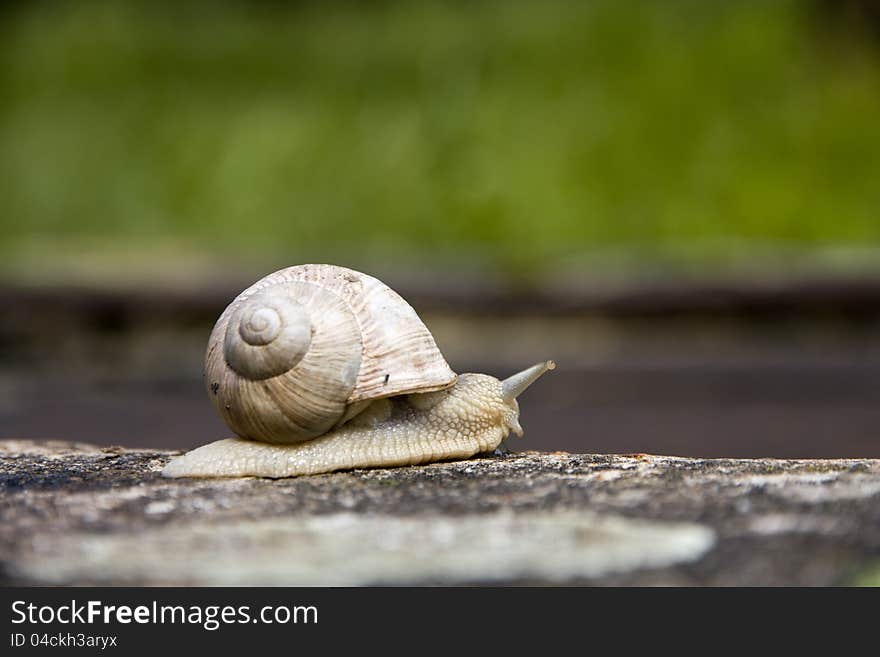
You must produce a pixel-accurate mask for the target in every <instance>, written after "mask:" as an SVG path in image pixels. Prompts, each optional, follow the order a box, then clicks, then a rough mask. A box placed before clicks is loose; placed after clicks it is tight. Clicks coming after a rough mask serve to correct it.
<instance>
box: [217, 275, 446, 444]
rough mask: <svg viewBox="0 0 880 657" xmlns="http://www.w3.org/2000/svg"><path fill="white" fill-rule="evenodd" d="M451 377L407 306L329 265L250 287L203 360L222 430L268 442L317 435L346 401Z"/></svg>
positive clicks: (340, 414)
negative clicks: (222, 425) (228, 428)
mask: <svg viewBox="0 0 880 657" xmlns="http://www.w3.org/2000/svg"><path fill="white" fill-rule="evenodd" d="M455 380H456V375H455V373H454V372H452V370H451V369H450V368H449V366H448V365H447V364H446V361H445V360H444V359H443V357H442V355H441V354H440V352H439V350H438V349H437V346H436V344H435V343H434V339H433V337H431V334H430V333H429V332H428V330H427V328H425V326H424V325H423V324H422V322H421V320H420V319H419V318H418V316H417V315H416V313H415V311H414V310H413V309H412V308H411V307H410V306H409V304H407V303H406V301H404V300H403V299H402V298H401V297H400V296H399V295H397V293H395V292H394V291H393V290H391V289H390V288H389V287H387V286H386V285H385V284H384V283H381V282H380V281H378V280H377V279H375V278H372V277H370V276H367V275H366V274H361V273H360V272H355V271H353V270H350V269H346V268H344V267H336V266H333V265H300V266H296V267H289V268H287V269H283V270H281V271H278V272H275V273H274V274H270V275H269V276H266V277H265V278H263V279H261V280H259V281H257V282H256V283H255V284H254V285H252V286H251V287H249V288H248V289H246V290H245V291H244V292H242V293H241V294H240V295H239V296H238V297H236V299H235V300H234V301H233V302H232V303H231V304H230V305H229V307H228V308H227V309H226V310H225V311H224V312H223V314H222V315H221V316H220V319H218V320H217V324H216V325H215V326H214V330H213V332H212V334H211V338H210V339H209V341H208V351H207V354H206V358H205V384H206V386H207V388H208V392H209V395H210V397H211V399H212V401H213V402H214V405H215V406H216V408H217V410H218V411H219V413H220V415H221V416H222V418H223V419H224V421H225V422H226V423H227V425H229V427H230V428H231V429H232V430H233V431H234V432H235V433H236V434H238V435H239V436H242V437H244V438H251V439H254V440H259V441H264V442H273V443H293V442H301V441H303V440H308V439H310V438H314V437H316V436H318V435H321V434H323V433H325V432H327V431H328V430H329V429H331V428H332V427H333V426H334V425H336V424H337V423H338V422H339V421H340V420H342V419H343V418H344V417H345V416H346V411H347V410H349V413H350V412H351V409H352V408H353V407H352V406H351V405H353V404H356V403H359V402H360V403H362V402H365V401H368V400H371V399H378V398H382V397H389V396H393V395H398V394H406V393H411V392H427V391H430V390H439V389H442V388H445V387H448V386H450V385H452V384H453V383H454V382H455Z"/></svg>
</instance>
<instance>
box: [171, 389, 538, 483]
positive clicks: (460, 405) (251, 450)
mask: <svg viewBox="0 0 880 657" xmlns="http://www.w3.org/2000/svg"><path fill="white" fill-rule="evenodd" d="M518 418H519V406H518V404H517V402H516V399H514V398H509V399H508V398H505V395H504V393H503V390H502V383H501V381H499V380H498V379H496V378H494V377H492V376H488V375H486V374H462V375H461V376H460V377H459V378H458V382H457V383H456V384H455V385H454V386H453V387H451V388H447V389H446V390H441V391H438V392H429V393H423V394H411V395H404V396H400V397H393V398H390V399H380V400H377V401H375V402H373V403H372V404H371V405H370V406H369V407H368V408H367V409H366V410H365V411H364V412H362V413H361V414H359V415H357V416H356V417H355V418H354V419H352V420H351V421H349V422H348V423H346V424H344V425H342V426H341V427H338V428H336V429H334V430H332V431H330V432H329V433H326V434H324V435H323V436H320V437H318V438H315V439H313V440H310V441H307V442H303V443H297V444H292V445H277V444H269V443H262V442H257V441H254V440H246V439H243V438H228V439H225V440H218V441H217V442H214V443H210V444H208V445H205V446H203V447H199V448H197V449H194V450H193V451H191V452H188V453H186V454H184V455H183V456H180V457H177V458H175V459H173V460H172V461H171V462H170V463H169V464H168V465H167V466H166V467H165V469H164V470H163V471H162V475H163V476H165V477H247V476H255V477H273V478H275V477H293V476H297V475H309V474H319V473H325V472H333V471H336V470H346V469H351V468H368V467H389V466H400V465H416V464H419V463H429V462H433V461H440V460H444V459H453V458H469V457H471V456H473V455H474V454H478V453H480V452H487V451H491V450H493V449H495V448H496V447H498V445H499V444H501V441H502V440H504V438H506V437H507V435H508V434H509V433H510V431H514V432H515V433H517V434H518V435H522V429H521V428H520V426H519V421H518Z"/></svg>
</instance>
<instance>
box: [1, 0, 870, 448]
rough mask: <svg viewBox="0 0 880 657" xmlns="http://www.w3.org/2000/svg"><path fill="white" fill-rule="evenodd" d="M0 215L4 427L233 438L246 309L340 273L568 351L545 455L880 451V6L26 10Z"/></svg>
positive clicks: (513, 342) (541, 430)
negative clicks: (238, 335) (231, 380)
mask: <svg viewBox="0 0 880 657" xmlns="http://www.w3.org/2000/svg"><path fill="white" fill-rule="evenodd" d="M0 204H2V205H0V301H2V302H3V307H4V308H6V309H7V311H6V312H4V313H0V438H10V437H24V438H37V439H42V438H60V439H67V440H83V441H89V442H96V443H102V444H119V443H122V444H126V445H134V446H154V447H158V446H164V447H174V448H182V447H192V446H195V445H198V444H202V443H205V442H207V441H208V440H209V439H213V438H216V437H220V436H222V435H225V434H226V433H227V432H228V430H227V429H226V428H225V427H223V425H222V424H221V423H220V420H219V419H218V418H217V417H216V415H215V414H214V411H213V408H212V406H211V405H210V404H209V403H208V401H207V400H206V398H205V392H204V389H203V386H202V380H201V379H202V367H203V356H204V348H205V344H206V341H207V337H208V334H209V332H210V329H211V326H212V324H213V322H214V320H215V319H216V317H217V316H218V315H219V314H220V312H221V311H222V309H223V308H224V307H225V306H226V304H227V303H229V301H230V300H231V299H232V298H233V297H234V296H235V294H237V293H238V292H239V291H240V290H241V289H243V288H244V287H245V286H246V285H248V284H250V283H251V282H253V281H254V280H256V279H257V278H258V277H260V276H263V275H265V274H267V273H269V272H271V271H273V270H275V269H278V268H280V267H282V266H287V265H291V264H298V263H306V262H330V263H335V264H342V265H347V266H350V267H354V268H357V269H360V270H362V271H365V272H368V273H371V274H373V275H377V276H379V277H380V278H382V280H384V281H385V282H387V283H388V284H389V285H391V286H392V287H393V288H395V289H396V290H398V291H399V292H401V294H403V296H404V297H405V298H406V299H408V300H409V301H410V302H411V303H412V304H413V305H414V307H415V308H416V310H417V311H418V312H419V314H420V316H421V317H422V318H423V319H424V320H425V322H426V324H427V325H428V326H429V328H430V330H431V331H432V333H433V334H434V336H435V338H436V340H437V343H438V345H439V346H440V347H441V350H442V351H443V353H444V355H445V356H446V358H447V359H448V361H449V363H450V365H451V366H452V367H453V368H454V369H455V370H456V371H459V372H466V371H481V372H487V373H489V374H493V375H496V376H507V375H509V374H510V373H512V372H514V371H517V370H519V369H522V368H523V367H525V366H527V365H529V364H530V363H533V362H537V361H541V360H545V359H547V358H554V359H556V360H557V362H558V363H559V367H558V369H557V371H556V372H554V373H553V375H552V376H547V377H544V379H542V381H541V384H540V385H536V386H534V390H530V391H529V394H528V396H526V397H524V399H523V401H522V410H523V416H522V417H523V426H524V427H525V428H526V431H527V440H526V441H525V442H516V443H515V444H514V446H513V447H514V449H544V450H555V449H566V450H570V451H574V452H638V451H646V452H655V453H666V454H683V455H691V456H694V455H704V456H786V457H788V456H795V457H801V456H871V455H873V456H877V455H880V441H878V437H877V427H878V426H880V257H878V255H880V249H878V247H880V2H877V1H875V0H839V1H834V0H760V1H758V0H755V1H746V0H740V1H734V0H729V1H720V0H719V1H708V0H704V1H697V0H655V1H649V0H641V1H637V0H631V1H627V2H620V1H617V2H613V1H605V0H594V1H586V0H585V1H581V2H566V1H563V0H531V1H526V0H519V1H517V0H507V1H496V0H471V1H464V0H462V1H456V2H452V1H449V2H440V1H439V0H433V1H428V2H420V1H415V0H408V1H404V0H401V1H390V0H388V1H379V0H362V1H349V2H343V1H339V0H336V1H330V0H327V1H324V2H318V1H317V0H312V1H301V2H280V1H270V0H260V1H257V0H251V1H249V2H246V1H244V0H237V1H232V0H226V1H212V2H171V1H169V0H157V1H152V2H148V1H146V0H144V1H140V0H109V1H106V2H99V1H94V0H89V1H83V2H73V1H61V0H59V1H54V2H52V1H48V0H46V1H36V0H31V1H27V0H5V2H4V1H3V0H0ZM725 286H726V287H725Z"/></svg>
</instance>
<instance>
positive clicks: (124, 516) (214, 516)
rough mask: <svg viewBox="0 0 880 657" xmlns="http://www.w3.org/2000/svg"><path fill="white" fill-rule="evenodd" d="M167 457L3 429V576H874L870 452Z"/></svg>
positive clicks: (211, 581)
mask: <svg viewBox="0 0 880 657" xmlns="http://www.w3.org/2000/svg"><path fill="white" fill-rule="evenodd" d="M176 453H177V452H170V451H159V450H131V449H122V448H113V447H109V448H108V447H95V446H91V445H86V444H81V443H61V442H47V443H35V442H30V441H0V483H2V487H3V495H2V497H0V518H2V525H0V554H2V555H3V556H2V564H0V566H2V570H0V580H2V583H4V584H19V585H46V584H50V585H51V584H104V585H123V584H146V585H215V584H253V585H366V584H391V585H423V584H440V585H445V584H477V585H479V584H502V585H503V584H553V585H559V584H565V585H569V584H575V585H577V584H599V585H618V584H623V585H835V584H872V583H876V582H877V578H876V573H877V572H878V570H877V569H878V564H880V461H878V460H870V459H846V460H774V459H750V460H733V459H718V460H710V459H687V458H677V457H667V456H650V455H645V454H637V455H626V456H620V455H586V454H568V453H536V452H525V453H520V454H516V455H513V456H510V457H507V458H498V457H484V458H477V459H471V460H468V461H456V462H449V463H439V464H432V465H428V466H418V467H405V468H394V469H387V470H356V471H352V472H345V473H336V474H330V475H319V476H313V477H305V478H298V479H285V480H268V479H237V480H219V479H218V480H167V479H162V478H160V477H159V471H160V470H161V468H162V466H163V465H164V464H165V463H166V462H167V461H168V459H169V458H170V457H171V456H173V455H174V454H176Z"/></svg>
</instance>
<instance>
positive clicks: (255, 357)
mask: <svg viewBox="0 0 880 657" xmlns="http://www.w3.org/2000/svg"><path fill="white" fill-rule="evenodd" d="M311 341H312V323H311V320H310V319H309V313H308V311H307V310H306V309H305V308H303V307H302V306H301V305H300V304H298V303H297V302H296V301H294V300H293V299H291V298H290V297H288V296H284V295H278V294H272V293H271V292H263V293H261V294H256V295H254V296H253V297H251V298H250V299H247V300H246V301H244V302H243V303H241V304H239V306H238V307H237V308H236V309H235V312H233V313H232V317H231V318H230V319H229V323H228V324H227V326H226V336H225V339H224V342H223V355H224V357H225V358H226V362H227V363H229V366H230V367H231V368H232V369H233V370H235V371H236V372H238V373H239V374H240V375H241V376H243V377H245V378H247V379H250V380H252V381H259V380H262V379H269V378H271V377H273V376H278V375H279V374H283V373H284V372H286V371H288V370H289V369H291V368H292V367H294V366H295V365H296V364H297V363H299V362H300V361H301V360H302V358H303V356H305V354H306V352H307V351H308V350H309V345H310V343H311Z"/></svg>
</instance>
